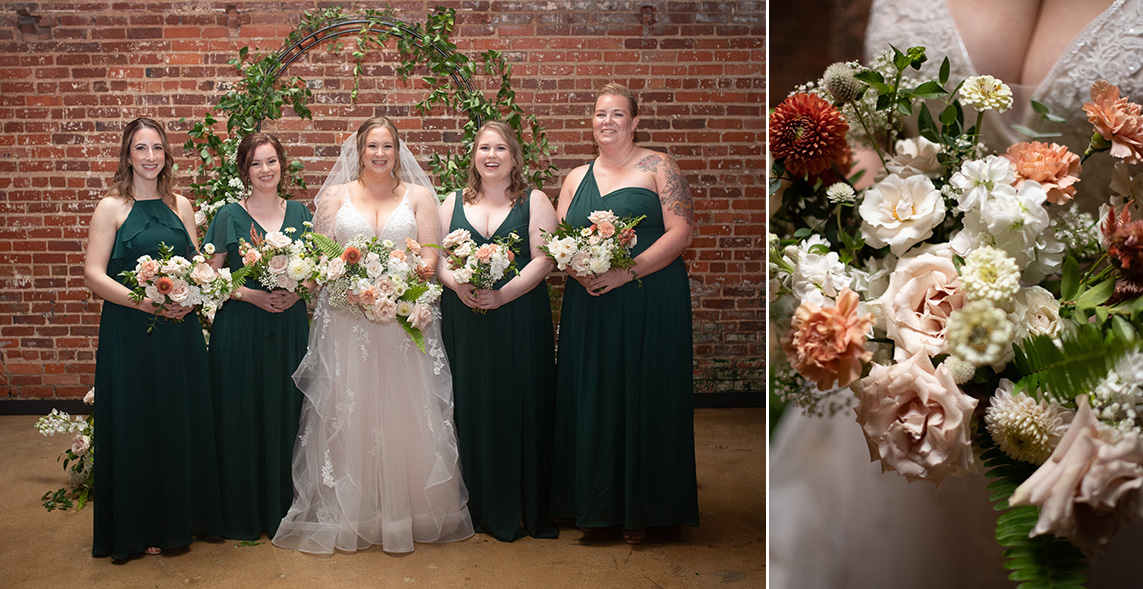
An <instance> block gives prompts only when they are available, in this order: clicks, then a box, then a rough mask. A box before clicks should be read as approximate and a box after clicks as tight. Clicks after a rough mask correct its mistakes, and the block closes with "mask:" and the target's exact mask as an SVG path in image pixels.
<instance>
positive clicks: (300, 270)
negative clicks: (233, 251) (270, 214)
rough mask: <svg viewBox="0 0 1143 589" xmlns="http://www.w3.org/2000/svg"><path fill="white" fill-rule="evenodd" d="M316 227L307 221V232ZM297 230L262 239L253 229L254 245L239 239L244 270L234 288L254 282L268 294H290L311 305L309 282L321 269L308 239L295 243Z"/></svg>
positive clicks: (289, 229)
mask: <svg viewBox="0 0 1143 589" xmlns="http://www.w3.org/2000/svg"><path fill="white" fill-rule="evenodd" d="M311 227H312V224H311V223H310V222H309V221H306V227H305V229H307V230H308V229H310V228H311ZM296 232H297V229H296V228H294V227H286V228H285V229H283V230H282V231H271V232H269V233H267V234H265V235H260V234H259V233H258V232H257V230H256V229H255V228H254V227H251V228H250V241H246V240H245V239H239V242H238V254H239V255H240V256H242V263H243V266H242V268H240V269H239V270H238V271H236V272H234V274H233V280H234V283H235V284H234V288H235V289H237V288H238V287H239V286H242V285H243V284H245V283H246V281H247V280H253V281H256V282H258V284H261V285H262V286H264V287H266V288H267V289H268V290H278V289H282V290H286V291H289V292H292V293H296V294H297V295H298V296H300V297H301V298H302V300H304V301H306V302H309V301H310V298H311V294H310V291H309V287H308V286H307V282H309V281H310V280H313V279H315V278H316V274H317V265H316V260H315V259H314V256H313V255H312V248H310V247H308V245H309V242H308V241H307V240H306V239H292V238H291V237H290V235H291V234H293V233H296Z"/></svg>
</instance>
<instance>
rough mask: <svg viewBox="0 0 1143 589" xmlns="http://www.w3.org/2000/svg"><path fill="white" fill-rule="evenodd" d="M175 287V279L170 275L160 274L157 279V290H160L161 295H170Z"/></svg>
mask: <svg viewBox="0 0 1143 589" xmlns="http://www.w3.org/2000/svg"><path fill="white" fill-rule="evenodd" d="M174 289H175V280H174V279H173V278H171V277H170V276H160V277H159V279H158V280H156V281H155V290H157V291H159V294H161V295H169V294H171V291H172V290H174Z"/></svg>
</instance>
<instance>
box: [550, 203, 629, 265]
mask: <svg viewBox="0 0 1143 589" xmlns="http://www.w3.org/2000/svg"><path fill="white" fill-rule="evenodd" d="M645 218H646V215H643V216H640V217H638V218H634V219H632V218H623V219H620V218H619V217H618V216H617V215H616V214H615V213H613V212H612V211H610V210H607V211H592V213H591V214H590V215H588V216H587V219H588V220H589V221H591V225H588V226H587V227H582V228H579V227H572V226H571V225H569V224H568V222H567V221H564V222H562V223H560V225H559V227H557V228H556V230H555V231H553V232H551V233H549V232H547V231H542V230H541V235H542V236H543V239H544V243H543V244H541V245H540V246H539V247H540V250H542V251H543V252H544V253H546V254H548V257H550V258H551V259H553V260H555V261H556V266H557V267H558V268H559V269H560V270H564V269H566V268H567V267H568V266H571V268H572V270H574V271H575V272H576V273H577V274H585V275H594V276H598V275H600V274H603V273H605V272H607V271H608V270H611V269H612V268H630V267H632V266H634V265H635V260H634V259H632V258H631V249H632V248H634V247H635V244H636V243H637V242H638V236H637V235H636V234H635V225H638V224H639V222H640V221H642V220H643V219H645Z"/></svg>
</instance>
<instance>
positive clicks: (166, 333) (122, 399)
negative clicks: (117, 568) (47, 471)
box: [91, 200, 222, 559]
mask: <svg viewBox="0 0 1143 589" xmlns="http://www.w3.org/2000/svg"><path fill="white" fill-rule="evenodd" d="M160 242H162V243H166V244H167V245H169V246H171V247H173V248H174V252H175V254H177V255H182V256H184V257H186V258H188V259H189V258H190V257H191V256H192V255H193V254H194V253H195V248H194V242H193V241H192V240H191V238H190V237H189V236H188V235H187V232H186V228H185V227H184V226H183V224H182V222H181V221H180V220H179V218H178V216H177V215H176V214H175V213H174V211H172V210H171V209H170V208H169V207H168V206H167V205H166V204H165V203H164V202H162V201H161V200H143V201H135V203H134V205H133V206H132V208H131V212H130V214H128V215H127V219H126V220H125V221H124V222H123V225H122V226H121V227H120V228H119V230H118V232H116V235H115V246H114V248H113V249H112V252H111V259H110V261H109V262H108V264H107V274H108V275H109V276H111V277H114V278H118V275H119V273H120V272H121V271H124V270H133V269H134V268H135V263H136V260H137V259H138V258H139V257H140V256H142V255H144V254H148V255H150V256H151V257H153V258H158V256H159V243H160ZM153 317H154V316H153V315H151V314H149V313H145V312H143V311H138V310H135V309H132V308H128V307H124V306H121V305H117V304H115V303H109V302H104V303H103V312H102V314H101V315H100V319H99V349H98V350H97V352H96V360H95V362H96V365H95V390H96V393H97V395H96V396H97V400H98V402H97V403H96V404H95V407H94V413H95V418H96V420H95V421H96V427H95V448H96V449H97V451H98V453H99V463H98V467H97V468H96V471H95V489H94V493H95V496H94V500H93V507H94V512H95V514H94V521H95V525H94V538H93V540H92V548H91V554H92V556H95V557H105V556H110V557H111V558H114V559H123V558H127V557H129V556H131V555H134V554H139V553H142V552H143V551H144V550H146V549H147V548H148V547H152V546H156V547H159V548H162V549H164V550H165V549H170V548H177V547H180V546H186V545H188V544H190V543H191V541H192V540H193V538H192V537H193V536H196V535H209V536H218V535H221V534H222V507H221V501H220V499H219V487H218V461H217V453H216V451H215V445H214V422H213V417H214V413H213V411H212V408H211V398H210V377H209V374H208V373H207V370H206V366H207V360H206V342H205V340H204V339H203V335H202V327H201V325H200V324H199V322H198V319H197V316H196V315H195V314H193V313H192V314H190V315H187V316H186V318H184V319H183V321H182V322H180V323H176V322H174V321H168V320H165V319H159V320H158V321H157V322H156V323H155V328H154V331H153V332H152V333H150V334H148V333H147V327H148V326H149V325H150V324H151V321H152V319H153Z"/></svg>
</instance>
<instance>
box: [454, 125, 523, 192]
mask: <svg viewBox="0 0 1143 589" xmlns="http://www.w3.org/2000/svg"><path fill="white" fill-rule="evenodd" d="M485 131H493V132H495V133H496V134H497V135H499V136H500V137H501V138H503V139H504V142H505V143H507V144H508V154H509V155H510V156H512V173H511V174H510V175H509V178H510V179H511V183H510V184H509V185H508V201H509V202H510V203H512V206H516V204H517V203H519V202H520V201H521V200H523V199H524V197H526V196H527V195H528V184H527V182H525V181H524V150H522V149H520V142H519V141H517V140H516V133H515V132H514V131H513V130H512V127H509V126H508V125H506V124H504V123H502V122H500V121H488V122H487V123H484V124H483V125H481V126H480V129H479V130H478V131H477V132H476V141H473V142H472V155H470V156H469V158H468V184H467V185H466V186H465V188H464V192H462V193H461V196H462V197H463V198H464V202H466V203H469V204H472V203H473V202H475V201H476V197H478V196H480V193H481V192H482V191H483V190H484V187H483V186H482V179H481V177H480V172H478V171H477V170H476V149H477V148H478V147H479V143H480V136H481V135H482V134H483V133H484V132H485Z"/></svg>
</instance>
